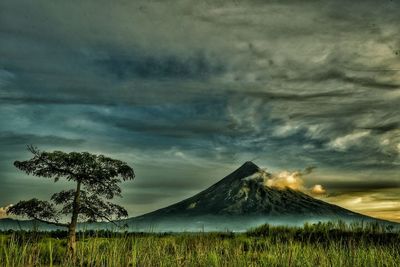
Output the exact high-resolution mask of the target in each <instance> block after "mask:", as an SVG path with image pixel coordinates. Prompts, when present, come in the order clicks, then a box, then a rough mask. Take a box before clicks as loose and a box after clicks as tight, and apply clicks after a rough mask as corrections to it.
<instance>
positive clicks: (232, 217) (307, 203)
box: [128, 162, 372, 230]
mask: <svg viewBox="0 0 400 267" xmlns="http://www.w3.org/2000/svg"><path fill="white" fill-rule="evenodd" d="M269 175H270V174H268V173H266V172H264V171H263V170H261V169H260V168H259V167H258V166H257V165H255V164H254V163H252V162H246V163H244V164H243V165H242V166H241V167H240V168H238V169H237V170H235V171H234V172H232V173H231V174H229V175H228V176H226V177H225V178H223V179H222V180H220V181H219V182H217V183H215V184H214V185H212V186H210V187H209V188H207V189H206V190H204V191H202V192H200V193H198V194H196V195H194V196H193V197H190V198H187V199H185V200H183V201H180V202H178V203H176V204H173V205H171V206H168V207H165V208H162V209H159V210H156V211H154V212H151V213H147V214H145V215H142V216H139V217H136V218H132V219H130V220H128V224H129V225H135V223H136V226H137V225H138V223H139V224H141V225H143V224H142V223H144V225H147V224H148V223H150V224H157V227H159V228H162V229H163V228H164V227H165V226H169V227H171V226H173V228H174V229H177V228H179V227H183V228H185V229H192V228H193V227H192V226H193V225H195V224H197V225H199V224H201V225H202V227H206V228H208V229H214V228H215V227H214V226H215V225H221V223H222V225H223V227H224V228H225V229H226V228H228V229H232V230H237V226H239V228H240V229H242V228H243V226H244V225H246V226H249V225H250V226H252V225H256V224H259V223H260V222H261V223H268V222H271V223H274V222H283V223H285V222H287V224H293V223H300V224H301V223H303V222H305V221H309V220H313V221H318V220H338V219H341V220H372V218H370V217H367V216H364V215H361V214H358V213H355V212H352V211H350V210H347V209H344V208H341V207H339V206H336V205H332V204H329V203H326V202H324V201H321V200H318V199H315V198H313V197H311V196H309V195H307V194H305V193H302V192H300V191H296V190H292V189H289V188H287V189H283V190H282V189H275V188H272V187H268V186H266V185H265V183H264V181H265V179H266V178H268V176H269ZM266 176H267V177H266ZM139 228H141V227H139ZM167 228H168V227H167ZM220 228H221V227H216V228H215V229H216V230H218V229H220ZM168 229H169V228H168Z"/></svg>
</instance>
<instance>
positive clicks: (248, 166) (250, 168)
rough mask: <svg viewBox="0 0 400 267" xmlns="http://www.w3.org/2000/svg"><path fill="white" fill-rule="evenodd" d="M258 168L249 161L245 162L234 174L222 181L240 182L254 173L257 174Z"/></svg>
mask: <svg viewBox="0 0 400 267" xmlns="http://www.w3.org/2000/svg"><path fill="white" fill-rule="evenodd" d="M259 170H260V168H259V167H258V166H257V165H256V164H254V163H253V162H251V161H246V162H245V163H243V165H242V166H240V167H239V168H238V169H236V170H235V171H234V172H232V173H231V174H229V175H228V176H226V177H225V178H224V179H222V180H221V181H220V182H222V181H234V180H241V179H243V178H245V177H248V176H250V175H253V174H254V173H256V172H258V171H259Z"/></svg>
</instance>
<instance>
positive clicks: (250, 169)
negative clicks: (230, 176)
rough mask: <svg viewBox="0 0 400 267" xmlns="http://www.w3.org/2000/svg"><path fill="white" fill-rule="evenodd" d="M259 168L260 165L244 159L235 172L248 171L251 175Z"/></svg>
mask: <svg viewBox="0 0 400 267" xmlns="http://www.w3.org/2000/svg"><path fill="white" fill-rule="evenodd" d="M259 170H260V167H258V166H257V165H256V164H254V163H253V162H251V161H246V162H245V163H243V165H242V166H240V167H239V169H237V170H236V171H235V172H238V171H240V172H244V173H249V175H251V174H253V173H255V172H257V171H259Z"/></svg>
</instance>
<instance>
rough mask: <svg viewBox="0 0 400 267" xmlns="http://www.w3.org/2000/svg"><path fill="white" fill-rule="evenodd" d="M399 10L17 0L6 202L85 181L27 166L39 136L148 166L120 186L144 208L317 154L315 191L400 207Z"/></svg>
mask: <svg viewBox="0 0 400 267" xmlns="http://www.w3.org/2000/svg"><path fill="white" fill-rule="evenodd" d="M399 12H400V2H399V1H390V0H383V1H368V0H364V1H344V0H337V1H323V0H322V1H321V0H318V1H312V0H307V1H301V3H300V2H299V1H294V0H280V1H256V0H254V1H222V0H218V1H215V0H214V1H211V0H207V1H194V0H193V1H187V0H185V1H180V0H177V1H168V0H167V1H166V0H164V1H154V0H153V1H122V0H121V1H104V0H96V1H94V0H92V1H50V0H49V1H40V0H38V1H28V0H21V1H14V0H2V1H1V2H0V151H1V153H0V207H1V208H0V217H2V216H5V215H4V210H5V209H6V207H7V206H8V205H10V204H14V203H16V202H18V201H19V200H21V199H29V198H32V197H38V198H43V199H49V198H50V196H51V195H52V194H53V193H54V192H57V191H58V190H61V189H65V188H66V187H69V186H71V185H70V184H68V183H66V182H62V181H61V182H58V183H53V182H52V181H51V180H47V179H40V178H38V177H31V176H27V175H25V174H24V173H22V172H21V171H19V170H17V169H16V168H15V167H14V166H13V162H14V161H15V160H26V159H29V158H30V154H29V152H28V151H27V150H26V146H27V145H29V144H33V145H35V146H37V147H38V148H39V149H42V150H46V151H53V150H62V151H67V152H68V151H89V152H91V153H99V154H104V155H107V156H110V157H112V158H116V159H120V160H123V161H126V162H127V163H128V164H129V165H130V166H132V167H133V168H134V170H135V172H136V175H137V177H136V179H135V180H134V181H130V182H125V183H123V184H122V188H123V198H121V199H118V200H116V201H117V203H119V204H122V205H124V206H125V207H126V208H127V210H128V212H129V214H130V216H135V215H139V214H143V213H146V212H149V211H152V210H155V209H158V208H161V207H164V206H166V205H169V204H172V203H174V202H176V201H179V200H182V199H184V198H186V197H189V196H192V195H193V194H195V193H197V192H199V191H201V190H202V189H205V188H207V187H208V186H210V185H211V184H213V183H214V182H217V181H218V180H220V179H222V178H223V177H224V176H225V175H227V174H229V173H230V172H232V171H233V170H235V169H236V168H238V167H239V166H240V165H241V164H242V163H243V162H245V161H248V160H252V161H253V162H254V163H256V164H257V165H258V166H260V167H262V168H265V169H266V170H268V171H270V172H273V173H282V172H285V171H286V172H295V171H297V170H302V169H304V168H307V167H309V166H315V167H316V168H315V169H314V171H313V172H312V173H310V174H308V175H304V177H302V179H303V180H304V185H303V189H304V190H305V191H307V192H310V193H312V192H313V191H314V192H317V191H319V192H323V194H318V196H317V197H319V198H321V199H323V200H325V201H328V202H330V203H334V204H338V205H341V206H343V207H346V208H350V209H352V210H355V211H358V212H361V213H363V214H367V215H372V216H376V217H380V218H385V219H390V220H397V221H399V222H400V194H399V193H400V187H399V186H400V176H399V169H400V109H399V106H400V39H399V38H398V36H400V27H399V25H400V16H399V15H398V14H399ZM314 185H320V186H321V188H320V187H318V188H314V189H315V190H311V189H310V188H311V187H312V186H314ZM318 189H323V190H318ZM317 193H318V192H317Z"/></svg>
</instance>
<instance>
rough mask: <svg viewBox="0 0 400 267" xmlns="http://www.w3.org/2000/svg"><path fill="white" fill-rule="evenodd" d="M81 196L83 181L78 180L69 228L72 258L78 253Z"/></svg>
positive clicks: (69, 246)
mask: <svg viewBox="0 0 400 267" xmlns="http://www.w3.org/2000/svg"><path fill="white" fill-rule="evenodd" d="M80 194H81V181H79V180H78V183H77V185H76V191H75V196H74V202H73V203H72V217H71V223H70V224H69V227H68V250H69V252H70V254H71V255H72V256H75V252H76V225H77V223H78V214H79V208H80Z"/></svg>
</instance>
